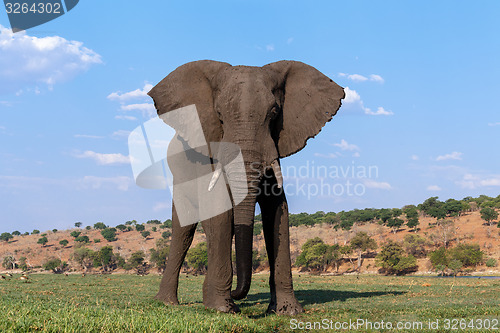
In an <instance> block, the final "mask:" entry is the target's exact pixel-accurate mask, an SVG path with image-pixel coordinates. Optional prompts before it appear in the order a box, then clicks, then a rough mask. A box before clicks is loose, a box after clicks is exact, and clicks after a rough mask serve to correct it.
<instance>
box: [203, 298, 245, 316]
mask: <svg viewBox="0 0 500 333" xmlns="http://www.w3.org/2000/svg"><path fill="white" fill-rule="evenodd" d="M203 303H204V304H205V308H207V309H214V310H215V311H218V312H223V313H240V308H239V307H238V305H236V304H235V303H234V301H233V300H232V299H223V300H221V301H211V302H203Z"/></svg>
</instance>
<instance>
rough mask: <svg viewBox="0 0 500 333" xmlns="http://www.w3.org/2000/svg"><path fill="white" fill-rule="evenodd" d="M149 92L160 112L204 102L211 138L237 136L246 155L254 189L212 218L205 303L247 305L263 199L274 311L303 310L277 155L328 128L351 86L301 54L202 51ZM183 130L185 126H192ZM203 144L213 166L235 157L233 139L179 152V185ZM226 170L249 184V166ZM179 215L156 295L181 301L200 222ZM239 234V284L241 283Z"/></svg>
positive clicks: (230, 308) (207, 224)
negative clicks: (242, 59) (254, 60)
mask: <svg viewBox="0 0 500 333" xmlns="http://www.w3.org/2000/svg"><path fill="white" fill-rule="evenodd" d="M149 95H150V96H151V97H152V98H153V100H154V102H155V106H156V108H157V110H158V114H159V115H162V114H163V113H165V112H169V111H172V110H174V109H177V108H180V107H183V106H187V105H191V104H195V105H196V107H197V110H198V114H199V117H200V120H201V124H202V127H203V133H204V135H205V139H206V141H207V142H230V143H233V144H236V145H238V146H239V147H240V148H241V153H242V155H243V159H244V163H245V169H246V185H247V186H245V187H246V188H247V189H248V191H249V193H248V195H247V196H246V197H245V199H244V200H243V201H242V202H241V203H240V204H238V205H237V206H236V207H233V209H232V210H230V211H227V212H225V213H222V214H220V215H218V216H215V217H213V218H211V219H208V220H205V221H202V224H203V228H204V230H205V234H206V237H207V246H208V272H207V275H206V277H205V282H204V285H203V303H204V305H205V306H206V307H207V308H213V309H216V310H218V311H222V312H238V311H239V309H238V306H237V305H236V304H235V303H234V300H239V299H242V298H244V297H246V295H247V293H248V291H249V289H250V282H251V275H252V240H253V224H254V214H255V204H256V203H257V202H258V203H259V206H260V208H261V212H262V223H263V230H264V237H265V242H266V250H267V253H268V257H269V266H270V270H271V272H270V278H269V284H270V289H271V301H270V304H269V307H268V312H274V313H277V314H287V315H295V314H298V313H301V312H303V309H302V306H301V305H300V304H299V302H298V301H297V299H296V298H295V295H294V291H293V284H292V274H291V261H290V248H289V230H288V205H287V201H286V198H285V194H284V192H283V190H282V189H279V188H278V186H277V185H278V184H277V182H278V180H277V179H279V178H277V177H276V173H278V172H279V171H280V170H279V168H278V169H277V168H274V170H273V168H272V167H271V164H272V163H273V162H274V163H275V164H277V162H278V161H279V159H280V158H283V157H286V156H289V155H292V154H294V153H296V152H298V151H299V150H301V149H302V148H304V146H305V145H306V141H307V140H308V139H309V138H312V137H314V136H315V135H316V134H318V133H319V131H320V130H321V128H322V127H323V126H324V125H325V123H326V122H328V121H330V120H331V118H332V117H333V116H334V115H335V114H336V112H337V110H338V109H339V107H340V105H341V99H343V98H344V90H343V89H342V88H341V87H340V86H338V85H337V84H336V83H335V82H333V81H332V80H330V79H329V78H328V77H326V76H324V75H323V74H322V73H320V72H319V71H317V70H316V69H315V68H313V67H311V66H308V65H306V64H303V63H301V62H296V61H279V62H276V63H272V64H269V65H266V66H263V67H249V66H231V65H229V64H227V63H222V62H216V61H208V60H202V61H196V62H191V63H187V64H185V65H183V66H181V67H179V68H177V69H176V70H175V71H173V72H172V73H170V74H169V75H168V76H167V77H166V78H165V79H163V80H162V81H161V82H160V83H159V84H158V85H157V86H155V87H154V88H153V89H152V90H151V91H150V92H149ZM177 132H178V133H180V132H185V129H179V130H178V131H177ZM175 144H187V145H189V138H182V137H181V135H179V136H178V137H177V138H176V140H173V142H172V143H171V145H175ZM199 153H201V154H207V153H208V154H209V155H210V158H211V163H212V170H215V168H216V166H217V164H218V163H219V162H222V163H225V162H227V160H229V159H230V157H228V156H225V154H226V153H225V152H224V150H223V149H220V150H219V151H217V152H213V151H210V150H208V152H196V151H191V152H190V153H187V154H186V156H185V157H184V160H182V159H183V158H182V157H179V156H177V157H176V159H177V160H175V161H173V160H171V159H170V158H169V161H168V162H169V165H170V167H171V168H172V167H173V170H172V173H173V175H174V188H175V183H176V182H177V183H181V182H183V181H184V180H188V179H193V178H194V177H195V176H193V174H192V173H193V172H195V171H194V170H195V169H196V168H195V167H194V168H193V167H190V166H189V164H193V162H192V161H193V156H187V155H189V154H193V155H196V154H199ZM183 164H184V165H183ZM179 165H181V167H179ZM223 171H224V177H226V179H227V180H228V181H229V182H230V183H231V181H234V182H235V183H239V184H241V177H242V175H241V173H238V172H237V171H235V170H232V169H231V168H230V167H225V168H224V170H223ZM221 178H222V177H221ZM243 179H244V178H243ZM219 181H221V180H219ZM238 181H239V182H238ZM244 183H245V181H244ZM271 187H272V188H273V191H271V190H270V189H271ZM266 189H267V190H266ZM264 190H265V191H264ZM174 191H175V189H174ZM235 191H239V189H238V187H236V188H233V193H232V195H233V197H234V196H235V195H237V194H241V193H234V192H235ZM242 193H243V192H242ZM172 221H173V231H172V242H171V245H170V253H169V257H168V261H167V266H166V269H165V273H164V275H163V279H162V281H161V285H160V291H159V292H158V294H157V295H156V299H158V300H160V301H163V302H164V303H166V304H178V303H179V302H178V299H177V287H178V277H179V271H180V268H181V265H182V263H183V261H184V258H185V256H186V253H187V251H188V249H189V246H190V245H191V242H192V240H193V235H194V232H195V229H196V225H195V224H193V225H188V226H186V227H181V226H180V224H179V220H178V217H177V213H176V210H175V207H174V208H173V211H172ZM233 236H234V238H235V248H236V272H237V287H236V289H235V290H233V291H232V292H231V285H232V279H233V269H232V262H231V245H232V238H233Z"/></svg>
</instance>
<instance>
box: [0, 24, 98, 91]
mask: <svg viewBox="0 0 500 333" xmlns="http://www.w3.org/2000/svg"><path fill="white" fill-rule="evenodd" d="M0 54H1V57H0V93H10V92H16V91H17V92H19V93H21V89H22V88H26V87H31V86H36V85H40V84H43V85H46V86H48V88H49V89H52V86H53V85H54V84H56V83H59V82H64V81H67V80H69V79H71V78H73V77H75V76H76V75H77V74H79V73H81V72H84V71H86V70H88V69H89V68H90V66H92V65H93V64H99V63H102V61H101V56H100V55H99V54H97V53H96V52H94V51H93V50H91V49H88V48H86V47H84V46H83V43H82V42H78V41H69V40H66V39H64V38H62V37H59V36H51V37H33V36H29V35H27V34H26V32H24V31H23V32H18V33H15V34H14V33H12V31H11V30H10V29H7V28H5V27H3V26H2V25H0ZM36 91H39V89H38V87H36V88H35V93H36Z"/></svg>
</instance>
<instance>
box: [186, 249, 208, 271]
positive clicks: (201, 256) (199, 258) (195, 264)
mask: <svg viewBox="0 0 500 333" xmlns="http://www.w3.org/2000/svg"><path fill="white" fill-rule="evenodd" d="M186 261H187V262H188V264H189V266H190V267H191V268H193V269H194V270H195V271H196V272H200V273H203V272H205V271H206V270H207V265H208V255H207V243H205V242H202V243H198V244H197V245H196V246H195V247H194V248H192V249H190V250H189V251H188V253H187V255H186Z"/></svg>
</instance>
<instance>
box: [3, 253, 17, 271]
mask: <svg viewBox="0 0 500 333" xmlns="http://www.w3.org/2000/svg"><path fill="white" fill-rule="evenodd" d="M2 266H3V267H4V268H5V269H14V268H16V258H14V257H13V256H5V257H4V258H3V262H2Z"/></svg>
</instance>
